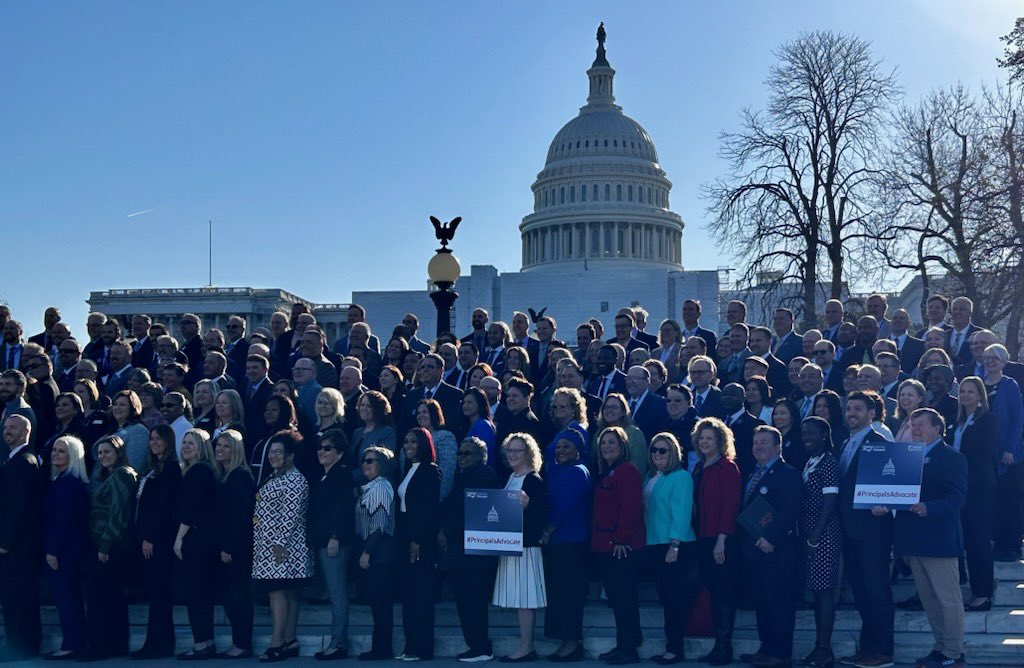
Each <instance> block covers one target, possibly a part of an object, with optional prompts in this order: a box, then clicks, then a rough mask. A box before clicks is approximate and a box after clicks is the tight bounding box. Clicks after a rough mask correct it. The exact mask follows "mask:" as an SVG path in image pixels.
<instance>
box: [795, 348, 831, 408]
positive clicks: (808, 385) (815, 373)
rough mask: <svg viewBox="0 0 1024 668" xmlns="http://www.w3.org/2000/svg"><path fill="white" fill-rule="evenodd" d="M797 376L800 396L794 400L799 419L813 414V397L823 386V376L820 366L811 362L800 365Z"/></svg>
mask: <svg viewBox="0 0 1024 668" xmlns="http://www.w3.org/2000/svg"><path fill="white" fill-rule="evenodd" d="M826 343H828V342H827V341H826ZM798 378H799V380H798V381H797V385H798V386H799V388H798V389H799V390H800V396H799V397H798V399H797V401H796V407H797V410H799V411H800V419H801V420H803V419H804V418H806V417H809V416H811V415H814V399H815V397H817V396H818V393H819V392H821V390H822V388H823V387H824V382H825V377H824V376H823V375H822V373H821V367H820V366H818V365H817V364H815V363H813V362H811V363H809V364H805V365H803V367H801V369H800V375H799V377H798Z"/></svg>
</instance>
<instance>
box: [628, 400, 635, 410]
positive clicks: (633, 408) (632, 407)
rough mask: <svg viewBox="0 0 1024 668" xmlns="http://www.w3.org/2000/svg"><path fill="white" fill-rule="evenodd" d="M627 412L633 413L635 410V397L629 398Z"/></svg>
mask: <svg viewBox="0 0 1024 668" xmlns="http://www.w3.org/2000/svg"><path fill="white" fill-rule="evenodd" d="M629 412H630V413H635V412H636V399H630V400H629Z"/></svg>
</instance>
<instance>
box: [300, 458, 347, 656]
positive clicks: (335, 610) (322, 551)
mask: <svg viewBox="0 0 1024 668" xmlns="http://www.w3.org/2000/svg"><path fill="white" fill-rule="evenodd" d="M354 494H355V491H354V486H353V482H352V471H351V470H349V469H348V468H347V467H346V466H344V465H343V464H342V463H341V462H340V460H339V461H337V462H335V463H334V465H333V466H331V468H330V469H329V470H328V471H327V472H326V473H324V474H323V475H322V476H320V478H318V479H316V480H313V481H312V483H311V484H310V486H309V510H308V511H307V513H306V545H307V546H309V549H310V550H312V552H313V555H314V556H315V558H316V561H317V564H318V566H319V568H320V574H321V575H322V576H323V579H324V585H325V586H326V588H327V598H328V599H329V600H330V602H331V644H330V645H328V647H341V648H343V649H344V648H347V647H348V637H347V635H348V562H349V554H350V553H351V550H352V543H353V541H354V540H355V529H354V524H355V496H354ZM331 539H334V540H336V541H337V542H338V552H337V553H336V554H335V555H334V556H331V555H330V554H329V553H328V551H327V546H328V544H329V543H330V542H331Z"/></svg>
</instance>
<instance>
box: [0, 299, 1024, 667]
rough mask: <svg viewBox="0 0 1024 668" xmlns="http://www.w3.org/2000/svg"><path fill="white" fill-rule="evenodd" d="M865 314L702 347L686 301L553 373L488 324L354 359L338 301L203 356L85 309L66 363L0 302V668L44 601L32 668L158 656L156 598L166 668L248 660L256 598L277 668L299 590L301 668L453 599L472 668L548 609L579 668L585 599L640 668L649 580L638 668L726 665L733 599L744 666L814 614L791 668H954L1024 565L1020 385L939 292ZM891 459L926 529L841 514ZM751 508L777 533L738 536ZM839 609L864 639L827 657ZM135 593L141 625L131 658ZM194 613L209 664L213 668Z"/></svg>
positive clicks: (552, 342) (965, 307) (48, 326)
mask: <svg viewBox="0 0 1024 668" xmlns="http://www.w3.org/2000/svg"><path fill="white" fill-rule="evenodd" d="M865 307H866V310H867V313H866V314H865V315H862V316H860V317H858V318H856V321H855V322H853V321H851V319H849V318H848V314H847V313H846V312H845V311H844V306H843V304H842V303H841V302H839V301H837V300H831V301H829V302H828V303H827V305H826V308H825V311H824V320H823V322H822V323H821V325H820V326H819V327H818V328H817V329H810V330H808V331H807V332H804V333H803V334H799V333H797V332H796V331H795V330H794V315H793V313H792V312H791V311H790V310H788V309H786V308H779V309H777V310H776V311H775V312H774V314H773V318H772V322H771V326H770V327H765V326H760V325H754V324H752V323H748V322H747V313H746V306H745V305H744V303H743V302H741V301H733V302H731V303H729V305H728V309H727V314H726V317H727V321H728V329H727V330H726V331H725V332H723V333H721V334H716V333H715V332H713V331H711V330H710V329H707V328H705V327H703V326H702V325H701V321H700V318H701V305H700V303H699V302H697V301H695V300H687V301H686V302H685V303H684V305H683V308H682V313H681V316H682V317H681V320H675V319H672V318H670V319H667V320H665V321H663V322H662V323H661V324H660V325H659V327H658V330H657V332H656V333H649V332H647V331H646V328H647V317H648V314H647V313H646V311H644V310H643V309H642V308H640V307H627V308H623V309H621V310H620V311H618V313H617V314H616V315H615V317H614V320H613V322H610V323H608V324H609V325H611V331H610V332H607V333H606V332H605V331H604V323H602V322H601V321H600V320H598V319H592V320H590V321H589V322H585V323H581V324H580V325H579V326H578V327H577V328H576V331H575V341H576V342H575V344H574V345H571V346H570V345H567V344H566V343H563V342H562V341H561V340H559V339H558V338H557V336H558V332H557V323H556V320H555V318H553V317H551V316H550V315H541V316H539V317H536V316H533V315H532V314H531V316H527V315H525V314H524V313H520V312H515V313H514V315H513V317H512V319H511V321H510V323H509V324H506V323H505V322H501V321H491V320H490V319H489V314H488V313H487V312H486V311H485V310H483V309H476V310H475V311H474V312H473V316H472V323H471V324H472V331H470V332H469V333H468V334H467V335H466V336H464V337H462V338H458V337H456V336H454V335H452V334H449V333H445V334H442V335H441V336H439V337H437V339H436V340H434V341H433V342H428V341H425V340H423V339H421V338H420V337H419V336H418V335H419V333H420V332H419V323H418V320H417V318H416V316H415V315H414V314H411V313H410V314H408V315H406V316H405V317H404V318H403V320H402V322H401V323H399V324H397V325H396V326H395V327H394V329H393V331H392V332H390V333H389V334H386V335H385V336H382V337H380V338H378V336H377V335H375V334H374V332H372V331H371V329H370V327H369V325H368V324H367V323H366V314H365V311H364V310H363V309H362V308H361V307H360V306H358V305H353V306H351V308H350V309H349V311H348V325H349V327H348V329H347V334H346V335H345V336H344V337H342V338H341V339H339V340H337V341H336V342H334V343H333V345H332V346H330V347H329V346H328V345H327V341H326V338H325V335H324V331H323V329H322V328H321V327H319V326H318V325H317V323H316V319H315V317H314V315H313V314H312V313H310V312H309V311H308V309H306V308H305V307H304V306H303V305H301V304H297V305H296V306H295V307H294V308H293V309H292V311H291V313H285V312H278V313H275V314H274V315H273V317H272V318H271V319H270V322H269V323H268V325H269V326H268V327H256V328H254V329H253V330H252V331H249V330H248V327H249V323H247V322H246V321H245V319H244V318H242V317H239V316H232V317H231V318H230V319H229V320H228V321H227V325H226V327H225V331H223V332H222V331H220V330H218V329H216V328H209V329H206V330H205V331H204V330H203V327H202V320H201V318H200V317H199V316H196V315H194V314H185V315H184V316H183V317H182V318H181V320H180V325H179V327H180V331H178V332H171V331H168V327H167V326H166V325H163V324H161V323H157V322H153V321H152V320H151V319H150V318H149V317H148V316H146V315H143V314H139V315H135V316H134V317H132V319H131V322H125V323H121V322H118V320H117V319H115V318H111V317H107V316H105V315H103V314H101V313H91V314H90V315H89V316H88V320H87V323H86V326H85V333H84V335H81V336H75V335H74V334H73V332H72V329H71V327H70V326H69V325H67V324H65V323H63V322H62V321H61V317H60V313H59V311H58V309H56V308H49V309H47V310H46V313H45V315H44V329H43V331H42V332H41V333H39V334H36V335H35V336H31V337H29V338H28V339H27V341H26V340H24V330H23V326H22V323H21V322H19V321H18V320H15V319H13V318H12V317H11V314H10V312H9V310H7V309H6V307H0V321H2V322H0V327H2V330H3V343H2V345H0V405H2V407H3V416H2V417H3V444H2V445H0V462H2V467H0V603H2V605H3V618H4V627H5V631H6V641H5V644H4V646H3V649H2V652H0V659H3V660H15V659H23V658H28V657H32V656H36V655H38V653H39V651H40V649H41V625H40V600H41V596H43V595H45V596H47V597H48V598H49V600H51V601H52V602H53V604H54V605H55V607H56V609H57V612H58V613H59V618H60V625H61V633H62V637H61V644H60V647H59V648H58V649H55V650H53V651H51V652H49V653H48V654H46V655H45V658H46V659H51V660H68V659H78V660H92V659H100V658H107V657H117V656H125V655H129V654H130V655H131V657H133V658H140V659H144V658H158V657H166V656H173V655H174V652H175V635H174V621H173V616H172V609H173V604H174V603H175V602H176V601H183V602H184V603H185V604H186V606H187V612H188V621H189V624H190V627H191V632H192V638H193V645H192V647H191V649H189V650H187V651H186V652H184V653H181V654H178V658H180V659H182V660H200V659H207V658H210V657H214V656H218V657H229V658H240V657H248V656H253V655H254V653H255V652H256V648H254V647H253V619H254V601H259V600H264V599H266V600H269V610H270V616H271V621H272V638H271V641H270V645H269V646H268V647H261V648H259V659H260V661H264V662H276V661H281V660H284V659H287V658H289V657H293V656H297V655H298V654H299V644H298V642H297V639H296V629H297V625H298V623H299V621H300V620H299V601H300V600H301V598H302V597H303V596H306V595H307V593H308V592H310V591H318V592H321V593H322V594H321V595H324V597H325V598H326V599H327V600H329V602H330V611H331V618H332V624H331V630H330V640H329V642H326V643H325V646H324V648H323V649H322V650H321V651H320V652H318V653H317V654H316V658H317V659H321V660H333V659H341V658H345V657H346V656H348V649H349V648H348V616H349V606H350V602H351V601H356V602H358V603H359V604H366V605H368V606H369V609H370V611H371V613H372V619H373V634H372V647H371V648H370V649H369V650H368V651H366V652H364V653H362V654H360V655H359V659H362V660H380V659H391V658H396V655H395V653H394V648H393V646H392V635H393V625H394V620H393V609H394V605H395V604H396V603H400V604H401V606H402V627H403V628H402V631H403V636H404V647H403V648H402V651H401V652H400V653H399V654H398V655H397V658H399V659H403V660H406V661H421V660H429V659H431V658H433V653H434V640H435V635H434V624H435V620H434V611H435V605H436V602H437V599H438V595H439V591H441V587H440V586H439V585H441V584H442V583H446V585H447V586H448V587H450V590H451V592H452V594H453V596H454V599H455V605H456V609H457V611H458V616H459V620H460V623H461V627H462V631H463V634H464V639H465V643H466V647H467V649H466V650H465V651H464V652H463V653H462V654H460V655H459V656H458V658H459V659H460V660H462V661H466V662H472V661H483V660H489V659H491V658H493V655H494V651H493V647H492V643H491V639H490V633H489V626H488V613H489V610H490V607H491V606H497V607H501V608H509V609H514V610H516V616H517V619H518V625H519V635H518V644H517V646H516V647H515V649H514V651H512V652H511V653H510V654H508V655H507V656H502V657H501V661H503V662H510V663H519V662H529V661H534V660H537V659H538V655H537V652H536V649H535V641H534V636H535V626H536V612H537V610H538V609H544V608H546V609H547V612H546V614H545V618H544V628H543V633H544V635H545V636H546V637H548V638H551V639H554V640H556V641H558V642H559V643H560V644H559V645H558V646H557V649H556V650H555V651H554V652H553V653H552V654H550V655H549V656H548V657H547V659H549V660H550V661H552V662H572V661H578V660H581V659H582V658H583V656H584V647H583V640H584V637H583V612H584V604H585V601H586V600H587V599H588V597H589V596H590V594H591V587H592V585H593V583H594V582H597V583H599V585H600V589H601V591H602V592H603V593H602V596H603V597H604V598H606V599H607V603H608V606H609V607H610V609H611V611H612V615H613V617H614V624H615V646H614V648H613V649H611V650H610V651H608V652H605V653H604V654H602V655H601V656H600V658H601V659H602V660H604V661H606V662H607V663H608V664H610V665H622V664H630V663H636V662H637V661H638V660H639V659H640V657H639V654H638V649H639V647H640V646H641V643H642V641H643V637H642V626H641V621H640V603H639V598H640V595H639V587H640V586H641V582H642V581H645V580H646V581H653V584H654V586H655V589H656V591H657V596H658V600H659V601H660V604H661V607H662V608H663V612H664V635H665V638H664V649H663V651H662V652H661V653H660V654H657V655H656V656H654V657H651V658H652V659H653V660H654V661H655V662H656V663H658V664H660V665H670V664H675V663H680V662H682V661H683V660H684V658H685V657H684V638H685V636H686V634H687V633H688V630H689V629H690V628H691V627H693V626H695V625H697V626H699V625H700V622H701V621H703V622H705V624H706V626H707V627H709V628H712V629H713V634H714V639H715V642H714V646H713V648H712V649H711V651H710V652H709V653H708V654H707V655H705V656H702V657H700V660H701V661H704V662H706V663H708V664H711V665H725V664H728V663H730V662H731V661H732V660H733V658H734V657H733V648H732V640H733V627H734V620H735V616H736V610H737V606H740V605H750V606H752V607H753V609H754V610H755V611H756V618H757V631H758V636H759V639H760V647H759V649H758V650H757V651H756V652H753V653H751V654H744V655H742V656H740V657H739V659H740V660H741V661H744V662H747V663H749V664H751V665H754V666H763V667H773V666H788V665H791V664H792V663H793V662H794V657H793V644H794V643H793V636H794V623H795V615H796V609H797V606H798V605H799V604H800V602H801V601H807V602H810V604H811V605H812V606H813V609H814V621H815V628H816V641H815V646H814V648H813V651H811V652H810V653H809V654H808V655H807V656H805V657H802V659H800V660H799V663H801V664H802V665H805V666H811V667H818V668H831V666H833V665H834V664H835V663H836V662H838V663H840V664H843V665H852V666H857V667H859V668H886V667H887V666H891V665H892V664H893V653H894V647H893V644H894V611H895V608H896V607H897V605H899V606H902V607H917V608H918V609H923V610H924V611H926V612H927V616H928V620H929V622H930V624H931V626H932V630H933V632H934V636H935V644H934V649H933V650H932V651H931V652H930V653H929V654H928V655H926V656H924V657H921V658H920V660H919V661H918V662H917V663H918V665H919V666H922V667H924V668H959V666H962V665H964V664H965V658H964V653H963V652H964V614H965V611H973V610H986V609H989V608H990V607H991V605H992V600H993V581H994V576H993V572H994V561H995V560H1000V561H1012V560H1017V559H1020V558H1021V541H1022V534H1024V505H1022V498H1024V494H1022V486H1024V463H1022V460H1024V442H1022V432H1024V400H1022V396H1021V389H1020V383H1021V382H1024V366H1022V365H1021V364H1018V363H1016V362H1011V361H1010V359H1009V355H1008V353H1007V349H1006V348H1005V347H1004V346H1003V345H1002V344H1001V343H1000V342H999V341H998V339H997V336H996V335H995V334H994V333H993V332H992V331H989V330H986V329H983V328H980V327H978V326H976V325H975V324H974V323H973V322H972V320H971V317H972V304H971V302H970V300H968V299H966V298H964V297H957V298H956V299H953V300H952V302H950V301H948V300H947V299H946V298H945V297H943V296H940V295H934V296H932V297H931V298H930V299H929V300H928V306H927V321H928V322H927V324H926V325H925V326H924V328H923V329H919V330H917V331H911V318H910V316H909V315H908V313H907V312H906V311H904V310H902V309H900V310H896V311H895V312H893V313H891V314H890V313H889V312H888V306H887V304H886V302H885V298H884V296H882V295H872V296H871V297H869V298H868V299H867V300H866V303H865ZM125 328H127V329H128V330H130V331H126V329H125ZM894 439H895V440H898V441H912V442H917V443H921V444H924V446H925V450H926V456H925V460H924V461H925V464H924V473H923V480H922V485H921V494H920V502H918V503H916V504H915V505H913V506H911V507H909V508H906V509H902V508H901V509H899V510H893V509H890V508H887V507H882V506H876V507H874V508H866V509H860V508H855V507H854V502H853V494H854V492H853V490H854V485H855V482H856V477H857V466H858V461H859V456H860V452H861V446H862V445H863V444H865V443H872V442H880V441H886V440H888V441H891V440H894ZM480 488H494V489H499V488H504V489H506V490H512V491H515V492H516V493H517V494H518V497H519V500H520V502H521V504H522V507H523V551H522V554H521V555H516V556H508V555H506V556H500V557H488V556H480V555H475V554H473V555H468V554H466V553H465V551H464V549H463V530H464V512H465V511H464V504H463V497H464V494H463V492H464V491H465V490H467V489H480ZM759 504H760V505H759ZM765 504H766V505H767V507H770V509H771V521H770V522H767V523H765V522H753V523H751V522H749V521H745V519H744V518H745V517H747V515H745V514H744V513H745V512H746V511H748V510H749V511H750V512H756V511H757V509H758V508H763V507H765ZM748 515H749V513H748ZM908 575H910V576H912V578H913V581H914V583H915V584H916V590H917V594H916V595H915V596H914V597H913V598H911V599H908V600H905V601H900V602H899V603H897V602H896V601H894V596H893V589H892V582H894V581H895V580H896V579H897V578H899V577H901V576H903V577H907V576H908ZM965 578H966V582H969V584H970V592H971V594H970V596H969V597H966V598H965V597H964V596H963V595H962V592H961V583H962V582H963V581H965V580H964V579H965ZM844 583H847V584H848V588H849V591H850V592H852V596H853V604H854V605H855V606H856V609H857V611H858V613H859V617H860V622H861V629H860V637H859V641H858V643H857V651H856V652H855V653H854V654H853V655H851V656H844V657H838V658H837V657H835V656H834V655H833V652H832V642H831V637H832V631H833V626H834V620H835V614H836V600H837V596H836V592H837V590H838V589H839V588H840V587H843V586H844ZM134 597H141V598H142V599H143V600H145V601H146V603H147V605H148V618H147V620H148V621H147V626H146V633H145V641H144V643H142V644H141V646H139V647H136V648H134V649H132V648H131V647H129V638H130V635H129V616H128V601H129V600H134ZM217 604H220V605H222V606H223V608H224V610H225V613H226V617H227V619H228V620H229V622H230V625H231V638H232V644H231V645H230V646H229V647H221V648H219V651H218V648H217V647H216V646H215V641H214V606H215V605H217Z"/></svg>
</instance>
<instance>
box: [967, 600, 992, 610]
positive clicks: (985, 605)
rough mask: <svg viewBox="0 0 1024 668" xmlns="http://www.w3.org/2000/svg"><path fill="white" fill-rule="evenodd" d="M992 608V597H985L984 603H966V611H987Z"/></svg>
mask: <svg viewBox="0 0 1024 668" xmlns="http://www.w3.org/2000/svg"><path fill="white" fill-rule="evenodd" d="M991 609H992V599H990V598H989V599H985V602H984V603H978V604H977V605H970V604H969V603H965V604H964V612H987V611H989V610H991Z"/></svg>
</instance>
